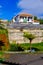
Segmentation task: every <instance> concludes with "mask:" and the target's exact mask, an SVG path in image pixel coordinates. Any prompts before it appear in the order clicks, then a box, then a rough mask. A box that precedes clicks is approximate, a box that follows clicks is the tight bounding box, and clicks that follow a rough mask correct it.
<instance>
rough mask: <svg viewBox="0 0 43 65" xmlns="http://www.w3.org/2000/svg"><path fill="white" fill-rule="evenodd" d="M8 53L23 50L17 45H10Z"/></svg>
mask: <svg viewBox="0 0 43 65" xmlns="http://www.w3.org/2000/svg"><path fill="white" fill-rule="evenodd" d="M9 51H24V49H23V48H22V47H21V46H20V45H19V44H10V49H9Z"/></svg>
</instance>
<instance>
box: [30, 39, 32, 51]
mask: <svg viewBox="0 0 43 65" xmlns="http://www.w3.org/2000/svg"><path fill="white" fill-rule="evenodd" d="M31 42H32V40H30V52H31V50H32V46H31Z"/></svg>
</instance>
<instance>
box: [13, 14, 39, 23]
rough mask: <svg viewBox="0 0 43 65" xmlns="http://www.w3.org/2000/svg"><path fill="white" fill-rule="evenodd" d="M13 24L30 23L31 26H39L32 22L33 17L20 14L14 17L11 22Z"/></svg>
mask: <svg viewBox="0 0 43 65" xmlns="http://www.w3.org/2000/svg"><path fill="white" fill-rule="evenodd" d="M12 21H13V22H20V23H32V24H39V22H38V21H34V16H33V15H31V14H27V13H22V14H19V15H17V16H15V17H14V18H13V20H12Z"/></svg>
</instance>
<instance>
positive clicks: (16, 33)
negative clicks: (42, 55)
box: [8, 29, 43, 43]
mask: <svg viewBox="0 0 43 65" xmlns="http://www.w3.org/2000/svg"><path fill="white" fill-rule="evenodd" d="M23 32H29V33H32V34H34V35H35V36H36V38H35V39H34V40H33V41H32V43H40V42H42V41H43V30H29V29H24V30H23V31H20V30H17V29H8V36H9V41H10V43H12V42H13V41H16V43H28V42H29V40H28V39H26V38H24V37H23Z"/></svg>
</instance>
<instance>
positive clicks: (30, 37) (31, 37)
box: [23, 32, 35, 51]
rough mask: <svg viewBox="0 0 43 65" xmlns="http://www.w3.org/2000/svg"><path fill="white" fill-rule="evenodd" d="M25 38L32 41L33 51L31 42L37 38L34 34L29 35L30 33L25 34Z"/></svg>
mask: <svg viewBox="0 0 43 65" xmlns="http://www.w3.org/2000/svg"><path fill="white" fill-rule="evenodd" d="M23 36H24V37H25V38H27V39H29V40H30V51H31V42H32V40H33V39H34V38H35V36H34V35H33V34H29V33H28V32H24V35H23Z"/></svg>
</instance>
